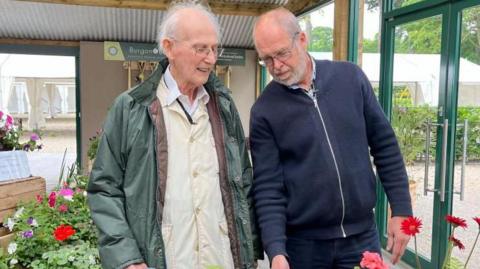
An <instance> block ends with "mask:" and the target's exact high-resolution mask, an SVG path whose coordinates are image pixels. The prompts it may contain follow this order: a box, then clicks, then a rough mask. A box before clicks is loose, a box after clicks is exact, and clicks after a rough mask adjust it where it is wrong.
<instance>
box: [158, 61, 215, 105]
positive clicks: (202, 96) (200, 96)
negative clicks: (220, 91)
mask: <svg viewBox="0 0 480 269" xmlns="http://www.w3.org/2000/svg"><path fill="white" fill-rule="evenodd" d="M163 78H164V80H165V85H166V86H167V89H168V95H167V100H166V101H167V106H169V105H171V104H172V103H173V102H175V100H177V99H179V100H180V101H181V102H182V103H183V104H185V102H186V104H188V97H187V96H185V95H183V94H182V93H181V92H180V89H179V88H178V84H177V82H176V81H175V79H174V78H173V76H172V73H171V72H170V65H169V66H167V68H166V70H165V74H164V75H163ZM200 100H201V101H202V102H203V103H204V104H207V103H208V101H210V96H209V95H208V93H207V90H205V87H203V85H202V86H200V88H199V89H198V91H197V96H196V98H195V101H194V102H193V103H194V104H198V102H199V101H200Z"/></svg>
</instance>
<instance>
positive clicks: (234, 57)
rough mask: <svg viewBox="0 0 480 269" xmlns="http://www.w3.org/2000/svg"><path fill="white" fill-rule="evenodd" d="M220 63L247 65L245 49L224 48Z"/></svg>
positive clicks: (219, 58)
mask: <svg viewBox="0 0 480 269" xmlns="http://www.w3.org/2000/svg"><path fill="white" fill-rule="evenodd" d="M217 64H218V65H245V50H244V49H224V50H223V53H222V55H220V56H219V57H218V60H217Z"/></svg>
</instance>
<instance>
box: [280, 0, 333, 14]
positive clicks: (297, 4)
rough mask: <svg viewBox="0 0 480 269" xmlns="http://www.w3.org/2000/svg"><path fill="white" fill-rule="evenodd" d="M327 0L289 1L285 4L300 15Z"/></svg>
mask: <svg viewBox="0 0 480 269" xmlns="http://www.w3.org/2000/svg"><path fill="white" fill-rule="evenodd" d="M322 2H326V1H318V0H298V1H288V4H287V5H286V6H285V8H287V9H288V10H290V11H291V12H292V13H293V14H295V15H297V16H298V15H300V14H302V13H305V12H307V11H309V10H311V9H313V8H315V7H317V6H318V5H319V4H321V3H322Z"/></svg>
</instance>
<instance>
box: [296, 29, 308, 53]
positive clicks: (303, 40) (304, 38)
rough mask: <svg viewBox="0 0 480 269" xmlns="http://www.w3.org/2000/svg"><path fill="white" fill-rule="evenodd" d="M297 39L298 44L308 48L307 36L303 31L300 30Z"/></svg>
mask: <svg viewBox="0 0 480 269" xmlns="http://www.w3.org/2000/svg"><path fill="white" fill-rule="evenodd" d="M298 40H299V41H300V45H301V46H302V48H304V49H307V48H308V37H307V34H306V33H305V32H304V31H301V32H300V33H299V34H298Z"/></svg>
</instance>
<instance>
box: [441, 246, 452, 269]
mask: <svg viewBox="0 0 480 269" xmlns="http://www.w3.org/2000/svg"><path fill="white" fill-rule="evenodd" d="M452 250H453V243H452V242H449V243H448V250H447V256H445V259H444V260H443V265H442V269H447V264H448V265H450V256H452ZM449 267H450V266H449Z"/></svg>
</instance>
